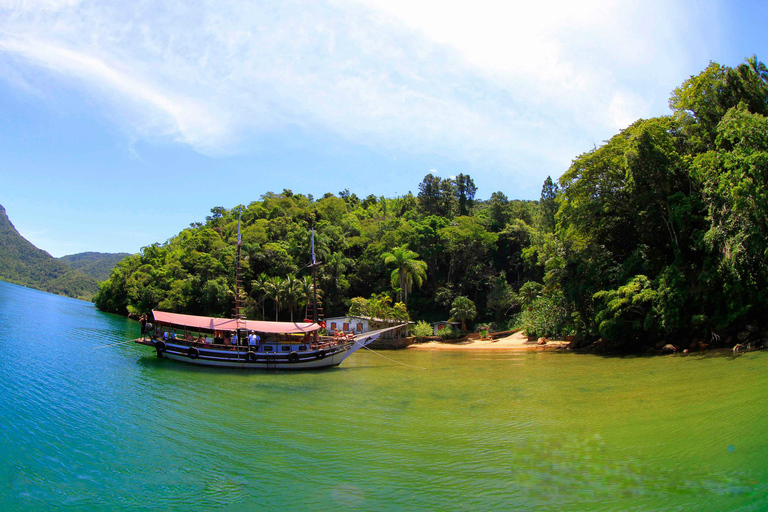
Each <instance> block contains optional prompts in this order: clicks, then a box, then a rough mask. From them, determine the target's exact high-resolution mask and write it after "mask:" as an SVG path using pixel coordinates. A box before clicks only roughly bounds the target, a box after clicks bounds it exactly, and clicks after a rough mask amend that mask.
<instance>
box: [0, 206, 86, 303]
mask: <svg viewBox="0 0 768 512" xmlns="http://www.w3.org/2000/svg"><path fill="white" fill-rule="evenodd" d="M0 279H2V280H4V281H9V282H11V283H16V284H21V285H24V286H29V287H30V288H36V289H38V290H43V291H46V292H51V293H57V294H59V295H67V296H69V297H75V298H78V299H86V300H90V299H91V298H92V297H93V295H94V294H95V293H96V292H97V291H98V290H99V284H98V282H97V281H96V279H94V278H93V277H91V276H87V275H85V274H84V273H82V272H79V271H77V270H74V269H72V268H71V267H70V266H69V265H67V264H66V263H64V262H63V261H59V260H58V259H56V258H54V257H53V256H51V255H50V254H48V253H47V252H45V251H43V250H40V249H38V248H37V247H35V246H34V245H32V244H31V243H30V242H29V241H28V240H27V239H26V238H24V237H23V236H21V234H20V233H19V232H18V231H17V230H16V228H15V227H14V226H13V224H11V221H10V219H8V215H7V214H6V213H5V208H3V206H2V205H0Z"/></svg>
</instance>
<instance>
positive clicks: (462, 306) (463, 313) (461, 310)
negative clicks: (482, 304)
mask: <svg viewBox="0 0 768 512" xmlns="http://www.w3.org/2000/svg"><path fill="white" fill-rule="evenodd" d="M476 316H477V308H475V303H474V302H472V301H471V300H469V297H464V296H463V295H461V296H459V297H456V298H455V299H453V304H451V319H452V320H461V330H462V331H464V332H466V331H467V325H466V323H465V320H472V319H473V318H475V317H476Z"/></svg>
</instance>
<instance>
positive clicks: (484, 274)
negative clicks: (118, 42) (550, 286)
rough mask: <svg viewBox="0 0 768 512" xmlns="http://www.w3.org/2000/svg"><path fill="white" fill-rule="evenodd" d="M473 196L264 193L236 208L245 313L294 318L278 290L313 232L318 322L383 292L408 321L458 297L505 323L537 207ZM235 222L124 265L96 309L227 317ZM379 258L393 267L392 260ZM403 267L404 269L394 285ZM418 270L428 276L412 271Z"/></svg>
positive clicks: (459, 185)
mask: <svg viewBox="0 0 768 512" xmlns="http://www.w3.org/2000/svg"><path fill="white" fill-rule="evenodd" d="M474 195H475V187H474V184H473V183H472V179H471V178H470V177H469V176H466V175H460V176H459V177H458V178H456V179H455V180H447V179H441V178H438V177H435V176H432V175H428V176H427V177H426V178H425V179H424V181H423V182H422V183H421V184H420V185H419V193H418V196H414V195H412V194H410V193H409V194H408V195H406V196H404V197H399V198H393V199H388V198H383V197H375V196H373V195H371V196H368V197H366V198H363V199H360V198H358V197H357V196H356V195H355V194H354V193H350V192H349V191H346V190H345V191H342V192H341V193H340V194H339V195H338V196H337V195H334V194H330V193H328V194H325V196H323V197H322V198H320V199H317V200H316V199H314V198H312V197H311V196H308V195H304V194H299V193H294V192H292V191H290V190H287V189H286V190H284V191H283V192H281V193H279V194H276V193H272V192H268V193H266V194H264V195H263V196H262V197H261V198H260V199H259V200H257V201H254V202H252V203H250V204H249V205H247V206H242V228H241V231H242V242H243V243H242V247H241V250H242V258H241V260H242V262H243V274H244V279H243V281H244V287H245V292H246V294H247V296H248V299H247V303H246V304H247V308H248V311H247V314H248V316H249V317H254V318H260V317H262V316H263V317H265V318H268V319H269V318H272V319H274V318H275V317H276V316H277V317H278V318H285V319H287V318H289V317H290V309H296V310H298V309H297V308H298V305H296V306H294V305H293V302H296V303H297V304H298V303H301V302H302V299H301V298H299V299H296V300H295V301H294V300H292V299H290V298H289V297H288V298H287V297H282V296H281V294H282V292H279V287H280V285H281V284H282V282H283V281H287V280H289V279H294V278H296V280H300V279H301V278H302V277H304V276H308V275H309V272H308V270H307V269H306V266H307V264H308V263H309V258H310V239H311V230H312V227H314V228H315V232H316V235H315V239H316V248H317V250H316V252H317V255H318V259H319V260H320V261H321V262H322V266H321V267H320V274H319V288H320V289H321V290H322V297H323V307H324V310H325V312H326V314H338V313H344V312H346V311H347V309H348V307H349V305H350V304H351V299H352V298H354V297H366V298H368V297H370V296H371V295H372V294H382V293H387V294H390V296H391V297H392V298H393V299H395V300H394V301H393V302H396V301H397V300H400V299H402V300H405V297H406V296H407V304H408V308H409V310H410V311H411V315H412V316H416V317H419V318H443V319H444V318H445V317H446V316H447V315H448V312H449V310H450V306H451V303H452V301H453V300H454V299H455V298H456V297H458V296H460V295H466V296H468V297H470V298H471V299H472V300H473V301H475V302H476V303H477V304H479V305H480V307H481V310H482V311H483V312H484V317H483V318H488V319H494V318H495V319H498V320H499V321H502V322H506V321H507V314H506V312H507V309H508V308H509V307H510V306H511V302H510V301H511V298H510V297H511V295H510V294H511V290H512V286H515V287H517V286H520V285H521V284H522V283H523V282H524V281H525V280H527V279H531V278H533V277H537V276H539V275H540V274H537V272H536V269H535V268H534V269H533V270H530V269H528V268H527V267H526V265H525V263H524V262H523V261H522V259H521V258H522V254H521V251H522V249H523V248H525V247H528V245H529V244H530V233H531V231H532V230H533V227H532V226H533V224H534V219H535V218H536V217H537V208H536V203H535V202H525V201H510V200H508V199H507V198H506V197H505V196H504V195H503V194H501V193H496V194H494V195H493V197H492V199H491V200H489V201H477V200H476V199H475V197H474ZM462 213H464V215H462ZM237 220H238V207H234V208H230V209H226V208H222V207H216V208H213V209H212V211H211V215H210V216H209V217H207V218H206V220H205V222H201V223H193V224H192V225H191V226H190V227H189V228H187V229H185V230H184V231H182V232H181V233H179V235H177V236H175V237H174V238H172V239H171V240H168V241H167V242H165V243H163V244H155V245H152V246H149V247H145V248H144V249H143V250H142V252H141V254H137V255H134V256H130V257H128V258H126V259H125V260H123V261H122V262H120V263H119V264H118V265H117V267H116V269H115V270H114V271H113V273H112V276H111V278H110V279H109V280H108V281H107V282H105V283H104V284H103V285H102V289H101V292H100V293H99V296H98V298H97V300H96V304H97V306H98V307H99V308H101V309H102V310H105V311H112V312H116V313H122V314H125V313H129V312H130V313H139V312H144V311H148V310H150V309H152V308H153V307H159V308H160V309H163V310H168V311H183V312H188V313H198V314H211V315H229V314H230V313H231V308H232V303H233V300H234V295H233V291H234V271H235V257H236V237H237ZM406 246H407V250H406V249H405V248H406ZM386 253H390V255H391V256H393V258H394V259H391V260H389V261H388V259H387V258H386ZM413 253H415V255H414V254H413ZM398 257H400V260H398ZM403 257H405V258H406V260H414V261H417V262H423V264H420V263H416V264H412V263H409V262H408V261H405V260H403V259H402V258H403ZM401 264H403V265H406V266H408V267H409V268H410V269H411V271H408V272H407V275H405V276H404V277H403V278H402V279H400V270H399V265H401ZM414 265H415V267H418V268H422V269H424V272H423V273H418V275H417V274H414V273H413V272H412V269H413V268H415V267H414ZM393 271H394V272H395V273H396V277H397V278H396V279H393ZM277 281H280V282H277ZM403 285H405V287H407V288H408V290H407V291H406V290H403V289H402V288H403ZM291 286H293V285H291ZM295 293H299V292H295ZM289 295H290V294H289ZM275 297H277V299H278V300H277V301H275ZM276 309H278V310H279V311H276Z"/></svg>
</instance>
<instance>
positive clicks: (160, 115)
mask: <svg viewBox="0 0 768 512" xmlns="http://www.w3.org/2000/svg"><path fill="white" fill-rule="evenodd" d="M531 4H535V5H531ZM766 19H768V8H766V7H764V6H763V5H762V4H761V3H759V2H754V3H749V2H740V3H737V2H715V1H706V0H705V1H697V2H673V1H656V0H648V1H642V2H633V1H617V2H614V1H603V0H598V1H587V2H570V1H564V2H550V1H540V2H520V3H518V2H498V1H494V2H490V1H485V0H475V1H473V2H461V3H459V2H455V3H451V2H444V1H443V2H436V1H419V0H409V1H407V2H406V1H402V0H388V1H385V0H325V1H324V0H316V1H312V2H303V1H286V0H283V1H276V2H230V1H209V2H206V1H194V0H184V1H174V0H168V1H164V2H144V1H139V2H90V1H80V0H38V1H36V0H27V1H20V2H15V1H8V0H0V183H2V188H1V189H0V204H2V205H3V206H5V208H6V210H7V212H8V215H9V216H10V218H11V221H12V222H13V223H14V225H15V226H16V227H17V229H18V230H19V231H20V232H21V233H22V235H24V236H25V237H26V238H27V239H29V240H30V241H31V242H33V243H34V244H35V245H37V246H38V247H40V248H42V249H45V250H47V251H49V252H50V253H51V254H52V255H54V256H63V255H65V254H72V253H77V252H83V251H100V252H137V251H138V250H139V249H140V248H141V247H143V246H146V245H149V244H151V243H154V242H163V241H165V240H166V239H168V238H169V237H171V236H173V235H175V234H176V233H178V232H179V231H180V230H181V229H183V228H184V227H186V226H188V225H189V223H190V222H195V221H202V220H203V219H204V218H205V216H206V215H207V214H209V212H210V209H211V208H212V207H214V206H224V207H227V208H230V207H233V206H235V205H237V204H241V203H242V204H247V203H249V202H251V201H254V200H258V199H259V197H260V196H261V195H262V194H264V193H265V192H268V191H274V192H280V191H281V190H283V189H284V188H289V189H291V190H293V191H294V192H301V193H304V194H312V195H314V196H315V197H321V196H322V195H323V194H324V193H325V192H332V193H338V192H339V191H341V190H343V189H345V188H348V189H349V190H350V191H351V192H354V193H356V194H357V195H358V196H361V197H364V196H367V195H368V194H375V195H377V196H382V195H383V196H386V197H395V196H397V195H402V194H405V193H407V192H408V191H413V192H414V193H417V191H418V184H419V183H420V182H421V180H422V179H423V177H424V176H425V175H426V174H427V173H429V172H432V173H435V174H438V175H440V176H442V177H449V176H452V175H456V174H458V173H462V172H463V173H465V174H469V175H471V176H472V178H473V179H474V181H475V184H476V185H477V187H478V193H477V195H478V197H479V198H488V197H490V195H491V194H492V193H493V192H495V191H501V192H504V193H505V194H506V195H507V196H508V197H510V198H515V199H536V198H538V196H539V194H540V191H541V185H542V182H543V181H544V179H545V178H546V176H547V175H551V176H552V177H553V178H556V177H559V176H560V175H561V174H562V173H563V172H564V171H565V170H566V169H567V168H568V165H569V164H570V161H571V159H572V158H573V157H575V156H576V155H578V154H580V153H582V152H584V151H587V150H589V149H591V148H592V147H593V146H594V145H595V144H597V145H599V144H600V143H601V142H602V141H603V140H606V139H608V138H609V137H610V136H612V135H613V134H615V133H616V132H617V131H618V130H620V129H621V128H623V127H625V126H627V125H628V124H630V123H631V122H632V121H634V120H636V119H638V118H641V117H643V118H647V117H653V116H658V115H664V114H666V113H668V112H669V110H668V106H667V101H668V98H669V94H670V92H671V91H672V90H673V89H674V88H675V87H677V86H678V85H680V84H681V83H682V82H683V81H684V80H685V79H686V78H688V77H689V76H691V75H693V74H697V73H698V72H700V71H701V70H703V69H704V68H705V67H706V65H707V64H708V62H709V61H710V60H714V61H717V62H720V63H722V64H726V65H731V66H735V65H738V64H739V63H740V62H742V61H743V59H744V58H745V57H747V56H751V55H752V54H753V53H756V54H757V55H758V57H759V58H761V60H765V59H766V58H768V57H764V56H763V55H762V51H763V48H765V44H764V43H765V37H764V36H762V33H764V30H763V27H762V26H761V25H762V24H763V23H764V21H765V20H766ZM767 55H768V54H767Z"/></svg>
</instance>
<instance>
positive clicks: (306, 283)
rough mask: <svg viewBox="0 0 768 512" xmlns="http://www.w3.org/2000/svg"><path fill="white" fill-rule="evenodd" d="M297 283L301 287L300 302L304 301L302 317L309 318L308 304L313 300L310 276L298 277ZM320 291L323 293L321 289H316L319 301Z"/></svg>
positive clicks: (313, 288)
mask: <svg viewBox="0 0 768 512" xmlns="http://www.w3.org/2000/svg"><path fill="white" fill-rule="evenodd" d="M299 285H300V288H301V295H302V302H304V318H309V305H310V303H311V302H312V301H313V300H314V295H315V285H314V284H313V283H312V278H311V277H309V276H304V278H303V279H300V280H299ZM322 293H323V290H321V289H320V288H318V289H317V301H318V302H321V300H320V294H322Z"/></svg>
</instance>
